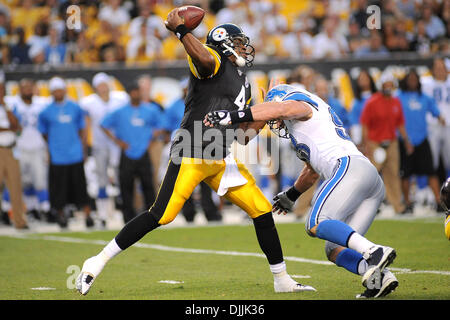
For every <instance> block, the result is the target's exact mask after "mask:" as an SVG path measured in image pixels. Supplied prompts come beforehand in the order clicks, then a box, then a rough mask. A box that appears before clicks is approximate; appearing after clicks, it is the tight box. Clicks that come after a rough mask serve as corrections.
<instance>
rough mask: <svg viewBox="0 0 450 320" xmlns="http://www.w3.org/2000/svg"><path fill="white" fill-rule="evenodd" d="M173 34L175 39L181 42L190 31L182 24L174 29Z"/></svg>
mask: <svg viewBox="0 0 450 320" xmlns="http://www.w3.org/2000/svg"><path fill="white" fill-rule="evenodd" d="M174 32H175V35H176V36H177V38H178V39H179V40H181V39H183V37H184V36H185V35H186V34H187V33H189V32H190V30H189V29H188V28H187V27H186V26H185V25H184V24H180V25H178V26H177V27H176V28H175V31H174Z"/></svg>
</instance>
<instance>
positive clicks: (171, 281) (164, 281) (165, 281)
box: [158, 280, 184, 284]
mask: <svg viewBox="0 0 450 320" xmlns="http://www.w3.org/2000/svg"><path fill="white" fill-rule="evenodd" d="M158 283H168V284H179V283H184V281H176V280H160V281H158Z"/></svg>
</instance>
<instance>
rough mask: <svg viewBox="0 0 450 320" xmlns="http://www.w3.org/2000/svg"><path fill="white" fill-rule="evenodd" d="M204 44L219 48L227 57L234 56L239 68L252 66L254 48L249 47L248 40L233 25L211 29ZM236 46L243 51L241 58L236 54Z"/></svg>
mask: <svg viewBox="0 0 450 320" xmlns="http://www.w3.org/2000/svg"><path fill="white" fill-rule="evenodd" d="M206 44H209V45H213V46H215V47H217V48H219V49H220V50H222V52H223V53H224V54H225V55H226V56H227V57H228V56H231V55H234V56H236V63H237V64H238V66H240V67H243V66H247V67H251V66H252V65H253V60H254V59H255V48H253V47H252V46H251V45H250V38H249V37H247V36H246V35H245V33H244V31H242V29H241V28H240V27H238V26H237V25H235V24H232V23H223V24H219V25H218V26H215V27H214V28H212V29H211V31H209V33H208V35H207V37H206ZM238 46H243V47H244V49H245V55H244V56H243V57H242V56H240V55H239V54H238V53H237V52H236V48H237V47H238Z"/></svg>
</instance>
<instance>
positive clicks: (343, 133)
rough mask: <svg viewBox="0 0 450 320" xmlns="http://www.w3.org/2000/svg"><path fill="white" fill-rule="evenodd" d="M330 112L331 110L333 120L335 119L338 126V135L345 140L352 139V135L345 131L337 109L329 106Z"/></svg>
mask: <svg viewBox="0 0 450 320" xmlns="http://www.w3.org/2000/svg"><path fill="white" fill-rule="evenodd" d="M328 112H330V115H331V120H332V121H333V123H334V125H335V126H336V133H337V135H338V136H339V137H341V138H342V139H344V140H350V136H349V135H348V134H347V132H346V131H345V128H344V123H343V122H342V120H341V119H340V118H339V116H338V115H337V113H336V111H334V110H333V109H332V108H331V107H329V108H328Z"/></svg>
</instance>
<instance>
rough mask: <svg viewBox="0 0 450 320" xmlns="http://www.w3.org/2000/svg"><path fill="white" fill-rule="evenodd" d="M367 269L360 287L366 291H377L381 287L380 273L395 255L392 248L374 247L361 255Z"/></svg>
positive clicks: (392, 260)
mask: <svg viewBox="0 0 450 320" xmlns="http://www.w3.org/2000/svg"><path fill="white" fill-rule="evenodd" d="M363 257H364V259H366V260H367V263H368V265H369V268H368V269H367V271H366V273H364V276H363V277H362V285H363V286H364V287H366V288H368V289H379V288H380V287H381V280H382V278H381V273H382V272H383V270H384V268H386V267H387V266H388V265H390V264H391V263H392V262H394V259H395V258H396V257H397V253H396V252H395V250H394V249H393V248H390V247H383V246H374V247H372V248H370V250H369V251H368V252H365V253H364V254H363Z"/></svg>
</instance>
